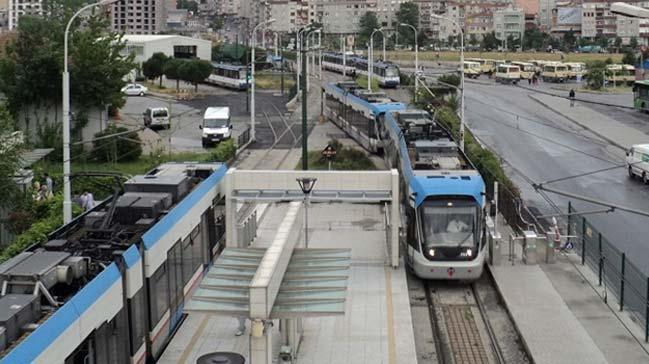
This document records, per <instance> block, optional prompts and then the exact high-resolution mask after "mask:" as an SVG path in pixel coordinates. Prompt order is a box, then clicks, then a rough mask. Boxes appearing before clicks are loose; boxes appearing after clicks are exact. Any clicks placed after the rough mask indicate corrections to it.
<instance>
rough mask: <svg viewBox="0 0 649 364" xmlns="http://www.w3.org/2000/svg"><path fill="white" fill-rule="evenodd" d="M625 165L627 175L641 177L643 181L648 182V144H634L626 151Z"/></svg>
mask: <svg viewBox="0 0 649 364" xmlns="http://www.w3.org/2000/svg"><path fill="white" fill-rule="evenodd" d="M626 165H627V169H628V171H629V177H631V178H635V176H638V177H640V178H642V181H643V182H644V183H649V144H636V145H634V146H632V147H631V149H629V151H628V152H627V153H626Z"/></svg>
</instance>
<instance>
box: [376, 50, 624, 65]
mask: <svg viewBox="0 0 649 364" xmlns="http://www.w3.org/2000/svg"><path fill="white" fill-rule="evenodd" d="M437 53H438V52H433V51H431V52H419V60H424V61H437V60H438V58H437V57H436V55H437ZM413 55H414V52H412V51H391V52H387V55H386V56H387V58H388V60H401V61H407V60H413V59H414V58H413V57H414V56H413ZM464 57H465V58H490V59H506V60H510V61H528V60H532V59H534V60H547V61H561V54H559V53H547V52H535V53H528V52H526V53H514V52H507V53H505V52H502V53H501V52H464ZM622 57H623V55H622V54H606V53H566V54H564V59H563V61H564V62H593V61H606V59H607V58H611V59H612V60H613V62H615V63H620V62H621V61H622ZM439 60H440V61H457V62H459V61H460V52H458V51H443V52H439Z"/></svg>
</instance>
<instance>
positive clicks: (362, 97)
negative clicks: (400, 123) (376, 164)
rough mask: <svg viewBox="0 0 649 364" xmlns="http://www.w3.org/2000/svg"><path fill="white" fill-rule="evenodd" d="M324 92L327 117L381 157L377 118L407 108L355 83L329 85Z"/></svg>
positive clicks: (381, 146)
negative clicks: (385, 113) (391, 111)
mask: <svg viewBox="0 0 649 364" xmlns="http://www.w3.org/2000/svg"><path fill="white" fill-rule="evenodd" d="M323 92H324V97H323V100H324V103H325V105H324V108H323V111H324V115H325V116H326V117H327V118H328V119H329V120H331V121H332V122H333V123H334V124H336V125H338V127H339V128H341V129H343V130H344V131H345V132H346V133H347V134H349V135H350V136H352V137H353V138H354V139H355V140H356V141H357V142H358V143H359V144H360V145H361V146H362V147H363V148H365V149H366V150H368V151H369V152H372V153H379V154H380V153H382V150H383V144H382V142H381V139H380V136H379V128H378V125H377V122H378V117H379V116H380V115H381V114H382V113H383V112H385V111H387V110H401V109H405V107H406V106H405V104H403V103H400V102H392V100H390V99H388V98H387V96H385V94H384V93H380V92H368V91H367V90H365V89H360V88H358V86H357V85H356V83H355V82H353V81H352V82H341V83H339V84H326V85H324V86H323Z"/></svg>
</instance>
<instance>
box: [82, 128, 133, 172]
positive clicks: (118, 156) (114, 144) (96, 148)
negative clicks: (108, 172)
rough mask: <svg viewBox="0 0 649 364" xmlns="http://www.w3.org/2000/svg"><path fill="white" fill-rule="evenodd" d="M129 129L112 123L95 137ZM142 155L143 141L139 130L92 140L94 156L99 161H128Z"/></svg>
mask: <svg viewBox="0 0 649 364" xmlns="http://www.w3.org/2000/svg"><path fill="white" fill-rule="evenodd" d="M127 131H128V129H126V128H124V127H118V126H115V125H110V126H109V127H108V128H106V129H105V130H104V131H100V132H99V133H97V134H95V139H98V138H102V137H106V136H109V135H114V134H118V133H124V132H127ZM141 155H142V142H141V141H140V137H139V136H138V135H137V132H135V131H133V132H131V133H127V134H121V135H117V136H112V137H108V138H102V139H98V140H95V141H93V142H92V156H93V157H94V158H95V159H96V160H97V161H99V162H110V163H117V162H128V161H134V160H136V159H138V158H140V156H141Z"/></svg>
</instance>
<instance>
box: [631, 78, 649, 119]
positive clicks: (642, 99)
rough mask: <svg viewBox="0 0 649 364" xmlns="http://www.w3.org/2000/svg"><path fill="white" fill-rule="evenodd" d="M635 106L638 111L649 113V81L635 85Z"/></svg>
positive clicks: (636, 82)
mask: <svg viewBox="0 0 649 364" xmlns="http://www.w3.org/2000/svg"><path fill="white" fill-rule="evenodd" d="M633 106H634V107H635V108H636V109H637V110H640V111H644V112H649V80H642V81H635V82H634V83H633Z"/></svg>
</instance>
